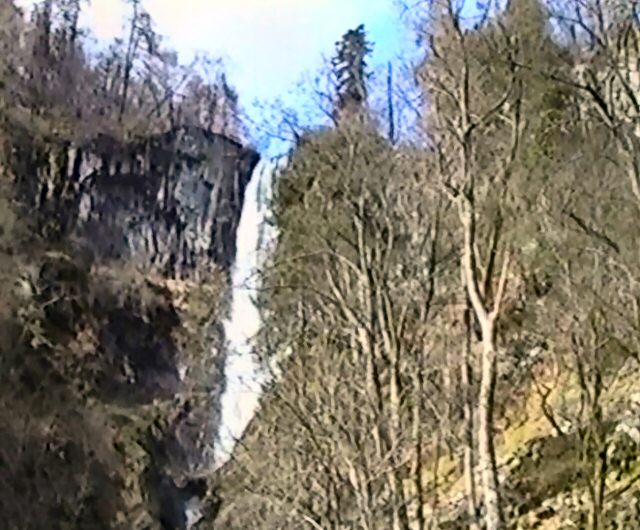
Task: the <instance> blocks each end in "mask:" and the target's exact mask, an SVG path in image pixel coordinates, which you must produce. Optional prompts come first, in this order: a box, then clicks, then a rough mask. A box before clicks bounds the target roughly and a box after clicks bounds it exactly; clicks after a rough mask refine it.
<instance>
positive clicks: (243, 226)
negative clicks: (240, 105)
mask: <svg viewBox="0 0 640 530" xmlns="http://www.w3.org/2000/svg"><path fill="white" fill-rule="evenodd" d="M271 171H272V169H271V168H270V164H269V162H260V163H259V164H258V167H256V170H255V175H254V177H253V178H252V179H251V182H250V183H249V185H248V187H247V191H246V195H245V202H244V206H243V208H242V216H241V218H240V224H239V226H238V234H237V242H238V243H237V254H236V262H235V266H234V269H233V273H232V285H233V290H232V297H233V298H232V309H231V316H230V318H229V320H228V321H226V322H225V332H226V336H227V344H228V353H227V360H226V366H225V379H226V388H225V391H224V393H223V395H222V403H221V407H222V413H221V422H220V432H219V435H218V436H219V440H218V444H217V447H216V452H215V462H216V466H220V465H222V464H224V463H225V462H226V461H227V460H228V459H229V457H230V455H231V452H232V451H233V447H234V445H235V441H236V440H237V439H238V438H240V436H241V435H242V433H243V431H244V429H245V427H246V426H247V424H248V423H249V421H250V420H251V418H252V417H253V414H254V412H255V410H256V407H257V405H258V399H259V398H260V390H261V387H262V384H263V383H264V381H265V375H264V373H262V371H261V370H260V368H259V366H258V364H257V362H256V360H255V358H254V356H253V353H252V349H251V348H252V345H251V339H252V338H253V337H254V336H255V334H256V333H257V331H258V329H259V327H260V317H259V313H258V310H257V308H256V307H255V305H254V304H253V301H252V300H251V296H252V294H253V293H254V292H255V291H254V289H255V287H256V281H257V280H256V278H255V271H256V268H257V267H258V265H259V255H260V252H259V232H260V226H261V224H262V222H263V219H264V211H263V210H262V208H260V201H259V190H260V181H261V179H262V178H263V177H266V176H268V175H269V174H270V172H271ZM266 180H268V179H266Z"/></svg>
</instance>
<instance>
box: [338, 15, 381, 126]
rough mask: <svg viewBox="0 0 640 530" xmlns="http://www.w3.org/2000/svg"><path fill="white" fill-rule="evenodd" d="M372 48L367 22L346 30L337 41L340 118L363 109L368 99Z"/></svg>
mask: <svg viewBox="0 0 640 530" xmlns="http://www.w3.org/2000/svg"><path fill="white" fill-rule="evenodd" d="M372 50H373V48H372V47H371V43H370V42H369V41H368V40H367V34H366V31H365V29H364V25H363V24H360V25H359V26H358V27H357V28H356V29H352V30H349V31H347V32H346V33H345V34H344V35H343V36H342V39H341V40H340V41H339V42H337V43H336V55H335V57H334V58H333V60H332V66H333V76H334V79H335V82H336V102H335V109H334V114H335V117H336V119H339V118H340V117H342V116H343V115H344V114H351V113H354V112H356V113H357V112H358V111H359V110H361V109H362V108H363V107H364V105H365V103H366V100H367V80H368V78H369V77H370V74H369V73H368V72H367V56H368V55H369V54H370V53H371V51H372Z"/></svg>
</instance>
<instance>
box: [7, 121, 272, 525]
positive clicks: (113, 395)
mask: <svg viewBox="0 0 640 530" xmlns="http://www.w3.org/2000/svg"><path fill="white" fill-rule="evenodd" d="M12 143H13V146H12V150H11V153H12V154H11V158H10V163H11V165H10V167H11V168H12V169H11V173H12V174H13V176H14V182H15V189H16V193H15V195H17V196H18V197H19V198H20V202H21V203H22V206H23V209H22V211H28V212H29V214H30V215H29V217H30V220H29V221H30V224H31V225H32V226H33V231H34V232H35V233H37V234H38V236H37V239H38V240H39V241H40V243H38V245H39V247H38V248H39V250H33V249H34V248H35V247H34V244H32V243H30V245H31V247H30V248H32V250H30V251H29V257H28V258H27V257H25V258H24V260H23V259H22V258H20V257H15V258H14V259H15V260H16V265H15V266H12V267H10V268H14V269H21V270H22V272H23V273H22V277H23V279H22V280H20V281H22V282H23V283H26V284H27V287H26V288H25V293H26V294H24V293H23V296H22V298H21V299H20V300H19V301H17V302H16V311H15V313H14V314H15V315H16V316H15V317H11V318H12V320H11V322H13V321H14V320H13V319H15V328H16V331H15V333H16V335H15V336H16V339H15V342H14V343H13V344H12V345H11V348H12V349H13V350H14V351H21V352H22V353H20V355H19V356H16V363H18V360H19V359H18V358H20V364H16V366H15V368H11V369H9V370H6V371H5V372H4V376H1V375H0V377H2V378H3V380H2V387H3V388H7V389H9V388H17V389H20V388H23V387H24V389H25V390H28V391H29V392H32V391H31V390H29V388H31V386H33V385H34V384H37V381H38V380H44V378H50V379H51V381H54V382H52V383H50V384H49V383H48V384H47V385H41V386H40V387H38V388H39V390H38V392H39V393H40V394H38V392H36V393H34V394H33V396H34V397H33V400H37V401H38V402H41V401H42V400H43V399H44V400H45V401H46V400H47V399H49V398H48V396H50V394H51V393H52V392H53V389H54V388H59V389H60V390H59V391H60V392H64V394H65V395H66V396H68V398H67V401H68V403H67V402H65V405H64V407H65V408H64V410H63V411H61V410H58V409H59V407H58V406H57V404H56V402H55V400H50V399H49V402H50V406H51V410H47V412H46V414H45V417H46V418H49V417H51V418H55V420H52V421H55V422H57V423H58V424H59V425H60V428H59V429H58V430H57V431H56V432H55V433H54V434H53V435H51V436H54V438H55V443H54V442H53V441H51V440H45V441H39V439H36V440H34V441H33V446H34V448H35V447H38V446H40V445H44V446H47V447H48V446H49V445H51V446H56V445H60V444H65V443H68V444H72V443H73V444H76V443H79V444H80V448H79V449H78V451H79V454H81V455H82V458H83V460H82V462H91V461H92V459H98V460H99V462H95V464H96V465H98V464H100V465H103V466H104V468H105V469H106V471H105V473H106V474H108V475H109V477H110V478H109V479H108V480H107V482H108V483H109V487H110V488H111V489H110V490H109V491H110V493H109V497H110V499H112V500H111V501H110V502H112V503H113V506H115V508H113V510H111V509H109V510H111V511H110V512H109V513H106V512H104V511H103V512H101V514H100V516H99V517H100V518H101V520H102V523H101V524H102V525H103V527H104V528H137V527H139V526H138V525H140V524H143V522H144V521H146V522H145V523H144V524H143V526H141V528H142V527H145V528H152V529H153V528H158V526H157V525H158V524H160V525H164V526H162V528H182V527H183V526H184V525H185V524H186V522H185V521H186V515H185V506H186V505H187V504H193V502H194V501H193V497H194V496H196V497H206V496H207V495H208V493H207V491H208V490H207V486H206V481H205V482H202V477H203V476H206V472H207V469H208V468H209V466H210V464H211V463H212V461H211V458H212V456H213V452H214V451H213V446H214V444H215V442H216V437H217V431H218V429H219V422H220V398H221V395H222V393H223V391H224V387H225V378H224V365H225V359H226V355H225V344H224V342H225V337H224V328H223V326H222V322H223V320H224V318H226V316H227V315H228V308H229V299H230V292H229V273H230V268H231V266H232V264H233V261H234V258H235V253H236V231H237V227H238V223H239V220H240V215H241V211H242V206H243V202H244V195H245V189H246V187H247V185H248V183H249V181H250V179H251V176H252V172H253V170H254V168H255V166H256V164H257V162H258V160H259V156H258V154H257V153H256V152H254V151H252V150H250V149H246V148H244V147H242V146H241V145H240V144H238V143H237V142H235V141H233V140H230V139H228V138H226V137H224V136H220V135H215V134H212V133H209V132H206V131H204V130H201V129H197V128H181V129H177V130H173V131H169V132H167V133H165V134H162V135H158V136H154V137H150V138H146V139H144V140H141V141H138V142H132V143H129V144H126V145H123V144H122V143H119V142H116V141H114V140H112V139H110V138H107V137H100V138H97V139H96V140H95V141H92V142H90V143H88V144H86V145H82V146H74V145H71V144H69V143H64V142H56V141H55V140H51V139H47V140H45V141H42V139H40V140H39V141H34V140H33V139H32V138H26V137H23V136H21V135H20V133H19V131H14V135H13V138H12ZM24 207H26V208H24ZM12 252H13V251H12ZM0 316H1V315H0ZM0 320H1V319H0ZM0 324H2V325H4V323H3V322H0ZM7 325H8V324H7ZM11 326H14V324H13V323H11ZM0 331H1V330H0ZM23 350H24V351H23ZM24 359H26V361H24ZM4 379H7V381H4ZM25 381H31V382H30V383H27V382H25ZM25 385H26V386H25ZM56 391H57V390H56ZM36 394H37V397H35V396H36ZM21 395H22V394H21ZM24 395H30V394H28V393H26V394H24ZM16 399H17V400H18V402H19V404H20V406H21V407H25V408H26V409H27V410H30V407H32V404H31V398H28V401H27V402H25V401H24V399H23V398H16V397H15V396H14V395H13V394H12V395H11V396H10V397H8V396H4V394H3V402H12V400H13V401H15V400H16ZM25 399H26V398H25ZM12 406H13V405H12ZM89 418H91V422H89ZM72 419H73V423H74V425H76V426H75V427H74V428H73V429H70V428H65V427H64V426H65V425H67V424H71V423H70V422H72ZM43 421H45V420H43ZM47 421H48V420H47ZM7 425H9V426H10V425H11V423H9V424H7ZM77 425H80V426H81V427H78V426H77ZM78 429H80V430H81V431H82V430H85V431H86V436H87V438H88V439H89V441H81V442H78V439H79V438H78V432H80V431H78ZM9 431H11V432H7V433H5V434H6V435H7V439H9V438H10V437H15V438H16V439H17V440H18V442H16V443H19V434H17V433H14V432H13V431H12V430H11V428H9ZM47 436H49V435H47ZM36 438H37V437H36ZM93 439H95V440H101V442H100V448H101V450H100V452H98V451H97V449H96V444H95V443H94V442H93V441H91V440H93ZM41 442H42V443H41ZM47 444H49V445H47ZM83 444H84V445H83ZM1 445H2V444H0V446H1ZM34 450H35V449H34ZM2 455H3V450H2V447H0V463H1V462H2V459H3V457H2ZM91 455H94V456H91ZM96 455H97V456H96ZM76 464H78V459H77V458H75V457H74V458H69V459H68V460H67V461H66V464H61V465H62V466H63V467H64V466H65V465H66V466H67V468H65V469H66V472H67V473H68V474H69V476H68V478H67V479H65V486H64V487H65V488H69V490H70V493H69V494H68V495H67V494H66V493H64V492H62V491H61V488H62V487H61V486H58V485H56V484H54V483H52V482H51V481H50V480H48V479H47V480H43V481H42V483H38V484H37V486H34V485H31V486H30V487H32V491H33V494H32V497H33V498H31V501H32V504H34V505H35V504H38V503H40V504H41V505H42V506H43V508H42V510H43V520H44V521H46V520H52V519H51V517H53V516H52V515H51V513H53V512H46V509H47V507H49V505H51V510H53V511H56V510H59V509H60V503H61V502H63V501H61V500H53V498H51V499H50V497H51V496H50V495H49V494H48V493H47V492H48V491H50V490H52V489H53V490H55V491H58V497H56V498H57V499H66V498H69V499H71V500H73V499H74V498H75V497H74V495H77V493H74V491H75V490H74V487H75V486H74V484H75V482H74V481H75V478H76V477H75V475H74V472H73V466H74V465H76ZM87 465H88V464H87ZM25 473H26V471H25V469H22V468H20V467H17V468H16V470H15V474H11V476H10V478H9V480H8V484H9V485H11V487H12V488H13V489H15V487H18V486H17V485H18V482H19V481H20V480H23V478H22V477H24V476H25ZM77 478H78V491H80V490H81V489H82V488H85V489H86V488H89V490H91V491H93V490H95V491H96V492H98V491H100V490H101V489H103V488H104V487H105V486H104V484H103V482H104V481H105V480H106V479H105V478H104V476H103V475H101V476H100V477H98V476H96V477H95V481H94V477H93V476H90V477H89V478H88V479H86V480H88V484H89V485H88V486H87V485H83V484H84V483H83V482H82V481H83V480H85V478H83V477H79V476H78V477H77ZM190 492H191V493H190ZM193 492H195V493H193ZM1 493H2V488H1V487H0V494H1ZM45 496H46V499H49V500H43V499H45ZM210 500H211V499H210ZM31 501H30V502H31ZM87 502H93V501H87ZM212 502H213V504H215V502H214V501H212ZM69 505H70V506H74V505H77V500H73V502H71V501H70V504H69ZM209 506H211V502H210V503H209ZM65 509H66V508H65ZM70 509H72V508H70ZM82 509H83V510H84V511H85V512H87V513H89V511H91V510H93V508H82ZM97 509H98V508H95V510H97ZM100 509H101V510H103V508H100ZM95 510H94V511H95ZM109 510H108V511H109ZM202 510H204V511H206V510H207V504H206V503H204V504H203V507H202ZM5 511H6V510H5ZM116 512H117V513H116ZM2 513H3V508H2V506H0V515H1V514H2ZM123 514H124V515H123ZM133 514H137V515H135V518H136V521H137V522H135V521H132V519H130V516H131V517H133ZM192 516H193V514H192ZM56 517H58V516H56ZM87 517H88V516H87ZM196 518H197V517H196ZM58 519H60V517H58ZM134 523H135V524H134ZM38 524H41V521H40V522H37V523H34V525H35V526H34V527H38ZM83 524H84V523H83ZM91 524H93V523H92V522H91V519H87V521H86V525H89V526H90V525H91ZM144 525H147V526H144ZM89 526H87V527H89ZM25 528H31V527H30V526H28V525H26V526H25Z"/></svg>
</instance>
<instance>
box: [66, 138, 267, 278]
mask: <svg viewBox="0 0 640 530" xmlns="http://www.w3.org/2000/svg"><path fill="white" fill-rule="evenodd" d="M114 147H115V146H114V145H113V144H112V143H111V142H109V141H107V139H99V140H98V141H97V142H95V144H94V145H93V146H92V153H91V154H90V155H88V156H86V157H85V158H84V160H83V161H82V163H81V164H80V172H81V174H82V180H81V182H80V185H81V191H80V201H79V204H78V219H77V228H76V230H77V233H78V234H79V235H80V236H81V237H82V238H84V239H85V240H86V241H89V242H92V247H93V248H94V249H95V250H96V251H97V252H98V254H99V255H100V256H101V257H104V258H119V259H127V260H133V261H135V262H138V263H140V264H141V265H144V266H149V267H151V268H153V269H156V270H159V271H161V272H163V273H165V274H167V275H171V276H188V275H191V274H197V273H198V271H199V270H202V269H205V268H207V267H208V266H210V265H213V264H215V265H218V266H220V267H222V269H224V270H228V269H229V268H230V266H231V264H232V262H233V260H234V257H235V252H236V230H237V227H238V222H239V220H240V214H241V211H242V204H243V202H244V193H245V189H246V187H247V184H248V183H249V180H250V178H251V174H252V172H253V169H254V168H255V166H256V164H257V162H258V159H259V157H258V155H257V153H255V152H254V151H252V150H249V149H245V148H243V147H242V146H241V145H240V144H238V143H236V142H235V141H233V140H230V139H229V138H226V137H224V136H220V135H216V134H212V133H209V132H207V131H204V130H202V129H197V128H182V129H178V130H173V131H170V132H168V133H166V134H164V135H160V136H157V137H154V138H151V139H148V140H146V141H145V142H143V143H140V144H137V145H132V146H128V147H127V148H125V149H124V150H119V149H117V147H116V148H114Z"/></svg>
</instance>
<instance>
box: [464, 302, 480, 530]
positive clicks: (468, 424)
mask: <svg viewBox="0 0 640 530" xmlns="http://www.w3.org/2000/svg"><path fill="white" fill-rule="evenodd" d="M464 324H465V344H464V348H463V354H462V366H461V369H462V370H461V372H462V373H461V380H462V400H463V403H462V415H463V425H464V442H463V443H464V455H463V468H464V483H465V490H466V493H467V514H468V517H469V530H478V529H479V525H478V495H477V492H476V481H475V476H474V468H475V464H476V454H475V447H474V442H473V440H474V436H473V433H474V421H473V414H474V408H473V386H472V385H473V375H472V374H473V372H472V370H473V365H472V363H471V335H472V330H471V308H470V307H469V301H468V299H467V307H466V308H465V312H464Z"/></svg>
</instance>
